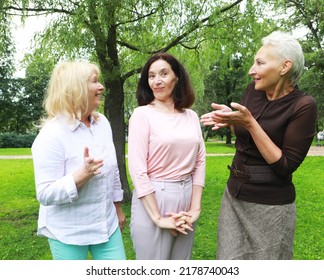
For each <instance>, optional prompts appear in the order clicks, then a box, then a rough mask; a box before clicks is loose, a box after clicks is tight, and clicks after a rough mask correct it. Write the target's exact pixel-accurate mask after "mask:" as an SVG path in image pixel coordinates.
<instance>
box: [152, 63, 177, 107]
mask: <svg viewBox="0 0 324 280" xmlns="http://www.w3.org/2000/svg"><path fill="white" fill-rule="evenodd" d="M177 80H178V78H177V76H176V75H175V73H174V72H173V70H172V69H171V66H170V64H169V63H167V62H166V61H165V60H162V59H159V60H157V61H155V62H153V63H152V64H151V66H150V68H149V71H148V84H149V86H150V88H151V89H152V92H153V95H154V98H155V99H157V100H159V101H162V102H165V101H172V92H173V89H174V87H175V85H176V83H177Z"/></svg>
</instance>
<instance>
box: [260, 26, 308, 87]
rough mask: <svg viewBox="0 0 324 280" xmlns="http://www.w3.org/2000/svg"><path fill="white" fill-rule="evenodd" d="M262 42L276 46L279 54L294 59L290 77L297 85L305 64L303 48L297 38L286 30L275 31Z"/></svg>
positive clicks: (265, 44)
mask: <svg viewBox="0 0 324 280" xmlns="http://www.w3.org/2000/svg"><path fill="white" fill-rule="evenodd" d="M262 44H263V46H267V45H270V46H272V47H274V49H275V51H276V52H277V53H278V54H279V56H281V57H282V58H283V59H289V60H291V61H292V64H293V65H292V68H291V70H290V72H289V77H290V81H291V83H292V85H293V86H295V85H296V84H297V82H298V80H299V79H300V77H301V75H302V74H303V70H304V64H305V59H304V54H303V50H302V47H301V45H300V44H299V42H298V41H297V39H295V38H294V37H293V36H292V35H290V34H288V33H286V32H282V31H274V32H272V33H271V34H269V35H268V36H266V37H264V38H262Z"/></svg>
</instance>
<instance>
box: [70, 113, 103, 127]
mask: <svg viewBox="0 0 324 280" xmlns="http://www.w3.org/2000/svg"><path fill="white" fill-rule="evenodd" d="M65 121H67V122H68V120H67V119H66V118H65ZM97 121H98V119H97V120H96V119H95V118H94V117H93V116H92V115H90V125H93V124H96V123H97ZM67 125H68V127H69V128H70V130H71V131H75V130H76V129H77V128H78V127H79V126H80V125H84V124H83V122H81V121H80V120H78V119H76V120H74V121H73V122H68V123H67Z"/></svg>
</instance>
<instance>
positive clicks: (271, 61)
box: [249, 46, 283, 93]
mask: <svg viewBox="0 0 324 280" xmlns="http://www.w3.org/2000/svg"><path fill="white" fill-rule="evenodd" d="M282 65H283V59H282V58H280V57H279V55H278V54H277V53H276V52H275V50H274V48H273V47H272V46H263V47H261V48H260V49H259V51H258V52H257V54H256V56H255V58H254V64H253V65H252V67H251V69H250V71H249V75H250V76H251V77H253V79H254V82H255V89H256V90H263V91H265V92H267V93H268V92H273V91H274V89H275V87H276V85H277V84H278V82H279V80H280V79H281V77H282V75H281V74H280V73H281V70H282Z"/></svg>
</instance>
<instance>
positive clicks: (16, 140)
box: [0, 133, 36, 148]
mask: <svg viewBox="0 0 324 280" xmlns="http://www.w3.org/2000/svg"><path fill="white" fill-rule="evenodd" d="M35 137H36V135H35V134H16V133H0V148H28V147H31V145H32V144H33V142H34V139H35Z"/></svg>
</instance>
